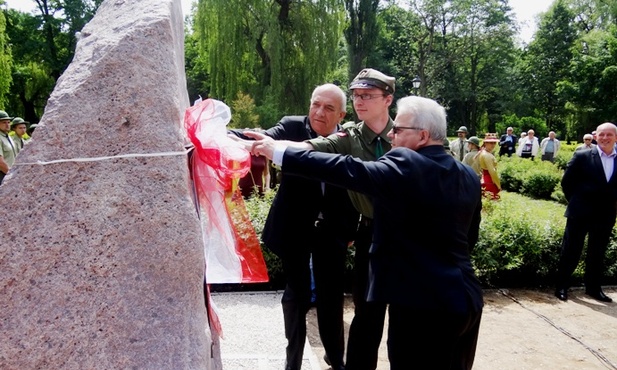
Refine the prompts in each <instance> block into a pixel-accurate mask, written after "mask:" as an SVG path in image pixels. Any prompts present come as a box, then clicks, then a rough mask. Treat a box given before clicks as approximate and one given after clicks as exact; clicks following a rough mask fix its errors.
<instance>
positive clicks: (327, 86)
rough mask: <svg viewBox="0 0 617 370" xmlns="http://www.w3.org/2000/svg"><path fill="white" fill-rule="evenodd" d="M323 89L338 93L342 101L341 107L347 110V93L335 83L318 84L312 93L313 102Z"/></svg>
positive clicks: (344, 110) (343, 110)
mask: <svg viewBox="0 0 617 370" xmlns="http://www.w3.org/2000/svg"><path fill="white" fill-rule="evenodd" d="M322 91H332V92H334V93H335V94H337V95H338V98H339V101H340V103H341V107H340V108H341V111H342V112H346V111H347V95H346V94H345V92H344V91H343V90H342V89H341V88H340V87H338V86H336V85H335V84H323V85H319V86H317V87H316V88H315V90H313V94H312V95H311V103H313V100H314V99H315V96H316V95H317V94H319V93H320V92H322Z"/></svg>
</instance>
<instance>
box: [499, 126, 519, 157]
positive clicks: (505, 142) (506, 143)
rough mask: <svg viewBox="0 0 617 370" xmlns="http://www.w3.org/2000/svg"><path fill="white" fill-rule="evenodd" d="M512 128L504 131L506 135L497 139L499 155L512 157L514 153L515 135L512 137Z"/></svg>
mask: <svg viewBox="0 0 617 370" xmlns="http://www.w3.org/2000/svg"><path fill="white" fill-rule="evenodd" d="M513 132H514V130H513V129H512V127H508V128H507V129H506V133H505V134H503V135H501V137H500V138H499V155H500V156H504V155H507V156H508V157H512V154H514V152H515V151H516V135H514V133H513Z"/></svg>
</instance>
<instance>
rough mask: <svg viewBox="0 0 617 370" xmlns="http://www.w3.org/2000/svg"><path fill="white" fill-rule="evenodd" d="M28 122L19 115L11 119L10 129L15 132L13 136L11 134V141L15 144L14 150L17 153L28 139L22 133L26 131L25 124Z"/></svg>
mask: <svg viewBox="0 0 617 370" xmlns="http://www.w3.org/2000/svg"><path fill="white" fill-rule="evenodd" d="M29 123H30V122H28V121H24V119H23V118H20V117H15V118H13V121H11V130H13V132H14V133H15V136H13V143H14V144H15V149H16V150H15V151H16V152H17V153H19V152H20V151H21V150H22V149H23V148H24V145H25V144H26V141H28V139H26V138H25V137H24V134H25V133H26V128H27V124H29Z"/></svg>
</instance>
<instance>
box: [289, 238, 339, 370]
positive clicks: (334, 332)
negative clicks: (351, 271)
mask: <svg viewBox="0 0 617 370" xmlns="http://www.w3.org/2000/svg"><path fill="white" fill-rule="evenodd" d="M289 250H293V252H290V253H287V254H286V255H285V256H284V257H283V258H282V264H283V272H284V274H285V278H286V280H287V285H286V287H285V292H284V293H283V299H282V305H283V317H284V321H285V337H286V338H287V350H286V354H287V367H286V369H290V370H300V368H301V367H302V354H303V352H304V344H305V341H306V314H307V312H308V310H309V309H310V307H311V272H310V267H309V262H310V258H311V254H312V256H313V276H314V279H315V292H316V301H315V305H316V309H317V324H318V326H319V336H320V337H321V342H322V344H323V346H324V350H325V352H326V355H327V356H328V358H329V359H330V361H331V363H332V366H333V368H336V367H340V366H342V364H343V358H344V353H345V336H344V326H343V304H344V296H343V294H344V275H345V256H346V254H347V245H346V243H344V242H340V241H337V240H336V238H335V237H334V236H333V233H332V232H329V231H328V230H327V229H325V228H321V227H316V228H315V230H314V235H311V236H309V237H307V236H306V235H305V236H302V235H299V236H298V245H297V246H290V248H289Z"/></svg>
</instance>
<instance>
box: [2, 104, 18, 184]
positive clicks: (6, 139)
mask: <svg viewBox="0 0 617 370" xmlns="http://www.w3.org/2000/svg"><path fill="white" fill-rule="evenodd" d="M12 119H13V117H9V115H8V114H7V113H6V112H5V111H3V110H0V146H2V150H0V184H2V180H4V176H5V175H6V174H7V173H8V172H9V168H11V166H12V165H13V163H14V162H15V156H16V155H17V151H16V150H15V143H14V142H13V140H12V139H11V136H9V132H10V131H11V120H12Z"/></svg>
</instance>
